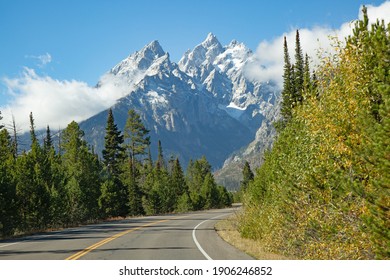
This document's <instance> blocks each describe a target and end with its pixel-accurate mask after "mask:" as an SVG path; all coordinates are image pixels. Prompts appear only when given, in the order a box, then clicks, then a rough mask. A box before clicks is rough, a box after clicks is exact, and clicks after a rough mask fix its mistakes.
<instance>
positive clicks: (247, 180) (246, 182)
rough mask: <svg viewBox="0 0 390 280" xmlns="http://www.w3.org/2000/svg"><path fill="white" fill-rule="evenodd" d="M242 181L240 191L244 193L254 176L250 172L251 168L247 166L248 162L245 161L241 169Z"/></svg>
mask: <svg viewBox="0 0 390 280" xmlns="http://www.w3.org/2000/svg"><path fill="white" fill-rule="evenodd" d="M242 177H243V179H242V181H241V187H240V189H241V190H243V191H245V190H246V189H247V188H248V186H249V183H250V182H252V181H253V179H254V177H255V176H254V174H253V172H252V170H251V167H250V165H249V162H247V161H245V163H244V168H243V169H242Z"/></svg>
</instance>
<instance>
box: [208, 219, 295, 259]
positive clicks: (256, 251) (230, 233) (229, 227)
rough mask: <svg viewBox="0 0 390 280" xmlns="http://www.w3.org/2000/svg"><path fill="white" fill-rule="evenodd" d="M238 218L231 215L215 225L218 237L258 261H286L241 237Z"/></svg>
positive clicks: (252, 241)
mask: <svg viewBox="0 0 390 280" xmlns="http://www.w3.org/2000/svg"><path fill="white" fill-rule="evenodd" d="M237 225H238V217H237V216H236V215H231V216H229V217H228V218H226V219H224V220H221V221H219V222H217V223H216V224H215V230H216V232H217V233H218V235H219V236H220V237H221V238H222V239H223V240H224V241H225V242H227V243H229V244H230V245H232V246H234V247H236V248H237V249H239V250H240V251H243V252H245V253H246V254H248V255H250V256H252V257H253V258H255V259H258V260H286V259H288V258H286V257H284V256H282V255H278V254H274V253H270V252H267V251H265V250H264V249H263V248H262V246H261V244H260V243H259V242H258V241H255V240H251V239H247V238H243V237H241V234H240V233H239V231H238V229H237V228H238V227H237Z"/></svg>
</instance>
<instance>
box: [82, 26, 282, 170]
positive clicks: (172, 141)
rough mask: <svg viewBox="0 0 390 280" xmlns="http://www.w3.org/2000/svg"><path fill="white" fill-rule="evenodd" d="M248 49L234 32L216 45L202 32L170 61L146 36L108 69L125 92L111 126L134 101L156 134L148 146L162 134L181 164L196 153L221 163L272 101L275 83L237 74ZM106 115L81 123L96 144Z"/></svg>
mask: <svg viewBox="0 0 390 280" xmlns="http://www.w3.org/2000/svg"><path fill="white" fill-rule="evenodd" d="M251 56H252V52H251V51H250V50H249V49H248V48H247V47H246V46H245V45H244V44H243V43H239V42H237V41H235V40H234V41H232V42H231V43H230V44H229V45H227V46H222V45H221V43H220V42H219V41H218V39H217V37H216V36H215V35H214V34H212V33H209V34H208V35H207V37H206V39H205V40H204V41H203V42H202V43H200V44H198V45H197V46H195V47H194V48H193V49H192V50H189V51H187V52H186V53H185V54H184V55H183V57H182V59H181V60H180V61H179V63H177V64H176V63H174V62H171V61H170V57H169V53H168V52H165V51H164V50H163V48H162V47H161V46H160V44H159V42H158V41H152V42H151V43H149V44H148V45H146V46H145V47H144V48H142V49H141V50H139V51H136V52H134V53H133V54H131V55H129V56H128V57H126V58H125V59H124V60H122V61H121V62H119V63H118V64H117V65H116V66H114V67H113V68H112V69H111V71H109V73H108V74H109V75H110V77H109V78H114V79H115V80H116V79H117V80H118V81H119V82H118V83H120V84H121V85H125V86H124V88H125V90H124V92H125V93H126V92H128V94H127V95H124V97H123V98H121V99H119V100H118V101H117V103H116V104H115V106H114V107H113V113H114V115H115V120H116V122H117V123H118V127H119V128H120V129H123V127H124V125H125V121H126V118H127V112H128V110H129V109H130V108H131V109H135V110H136V111H137V112H139V113H140V115H141V117H142V119H143V121H144V123H145V125H146V127H147V128H148V129H149V130H150V134H151V135H150V136H151V138H152V139H153V140H152V141H155V142H152V148H151V150H152V152H153V151H155V150H156V148H157V147H156V141H157V140H161V141H162V143H163V145H164V151H165V152H166V153H167V154H172V155H175V156H179V158H180V160H181V162H182V163H183V164H184V166H186V165H187V163H188V161H189V159H190V158H192V159H195V158H198V157H200V156H202V155H206V157H207V158H208V159H209V161H210V163H211V164H212V165H213V166H214V167H218V166H222V164H223V162H224V161H225V159H226V158H227V157H228V156H229V155H230V154H231V153H232V152H234V151H235V150H238V149H240V148H241V147H243V146H246V145H248V144H249V143H250V142H251V141H252V140H253V139H254V137H255V135H256V131H257V130H258V129H259V126H260V125H261V124H262V122H264V121H265V122H268V121H267V120H268V118H269V117H268V116H269V115H270V113H269V112H270V110H271V109H272V108H273V106H274V105H273V104H274V101H275V100H274V98H273V99H272V98H271V97H273V96H274V95H275V93H276V91H277V89H276V88H274V87H272V84H269V85H268V84H267V85H265V84H264V85H263V84H261V83H258V82H255V81H250V80H248V79H247V78H246V77H245V75H244V71H243V68H244V66H245V63H247V61H248V59H250V58H251ZM102 83H103V81H102ZM106 119H107V117H106V112H102V113H100V114H98V115H96V116H94V117H92V118H91V119H89V120H87V121H85V122H84V124H83V127H84V128H85V129H86V130H85V132H86V135H87V137H90V138H91V139H89V141H90V142H91V143H95V148H96V151H100V150H101V149H102V148H103V143H104V127H105V122H106ZM96 139H99V141H100V142H98V141H97V140H96Z"/></svg>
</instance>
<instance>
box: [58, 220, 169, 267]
mask: <svg viewBox="0 0 390 280" xmlns="http://www.w3.org/2000/svg"><path fill="white" fill-rule="evenodd" d="M167 221H169V220H159V221H156V222H152V223H149V224H146V225H143V226H139V227H136V228H132V229H128V230H125V231H122V232H119V233H117V234H115V235H113V236H111V237H108V238H106V239H103V240H101V241H99V242H97V243H95V244H93V245H91V246H89V247H87V248H85V249H83V250H81V251H80V252H77V253H76V254H74V255H72V256H70V257H68V258H66V259H65V260H77V259H79V258H81V257H82V256H84V255H86V254H88V253H89V252H91V251H92V250H95V249H97V248H99V247H101V246H103V245H104V244H107V243H108V242H111V241H113V240H115V239H117V238H119V237H121V236H123V235H125V234H128V233H130V232H133V231H136V230H139V229H141V228H145V227H149V226H151V225H155V224H159V223H163V222H167Z"/></svg>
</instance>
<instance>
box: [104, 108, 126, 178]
mask: <svg viewBox="0 0 390 280" xmlns="http://www.w3.org/2000/svg"><path fill="white" fill-rule="evenodd" d="M104 140H105V142H104V149H103V151H102V154H103V163H104V165H105V167H106V168H107V170H108V172H109V173H110V174H111V175H113V176H118V175H119V166H120V164H121V162H122V161H123V156H124V154H123V153H124V148H123V146H122V144H123V136H122V135H121V132H120V131H119V130H118V127H117V125H116V124H115V121H114V116H113V114H112V109H111V108H110V109H109V111H108V117H107V125H106V135H105V137H104Z"/></svg>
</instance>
